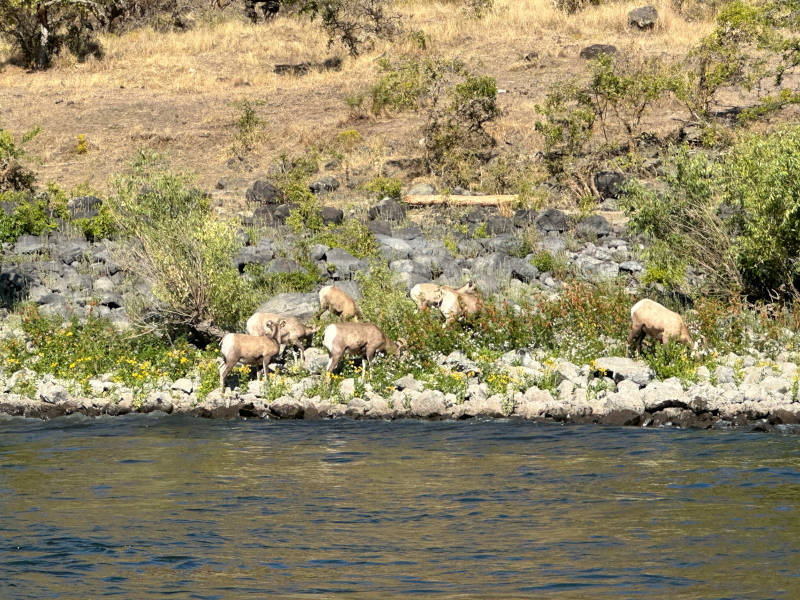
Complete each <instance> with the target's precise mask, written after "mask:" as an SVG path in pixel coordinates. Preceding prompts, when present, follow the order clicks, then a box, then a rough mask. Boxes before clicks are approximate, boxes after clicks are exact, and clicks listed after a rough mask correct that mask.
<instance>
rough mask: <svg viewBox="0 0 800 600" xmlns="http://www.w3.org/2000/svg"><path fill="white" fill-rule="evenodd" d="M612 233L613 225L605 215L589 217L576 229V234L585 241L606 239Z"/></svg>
mask: <svg viewBox="0 0 800 600" xmlns="http://www.w3.org/2000/svg"><path fill="white" fill-rule="evenodd" d="M610 233H611V225H610V224H609V223H608V220H607V219H606V218H605V217H604V216H603V215H589V216H588V217H586V218H585V219H582V220H581V221H580V222H579V223H578V225H577V226H576V227H575V234H576V235H577V236H578V237H580V238H583V239H596V238H601V237H606V236H608V235H609V234H610Z"/></svg>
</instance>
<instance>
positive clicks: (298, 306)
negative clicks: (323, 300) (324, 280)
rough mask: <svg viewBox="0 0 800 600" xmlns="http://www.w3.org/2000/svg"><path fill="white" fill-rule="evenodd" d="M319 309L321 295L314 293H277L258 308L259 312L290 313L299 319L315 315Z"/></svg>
mask: <svg viewBox="0 0 800 600" xmlns="http://www.w3.org/2000/svg"><path fill="white" fill-rule="evenodd" d="M318 309H319V296H318V295H317V294H316V293H314V292H311V293H308V294H302V293H289V292H287V293H283V294H277V295H275V296H273V297H272V298H270V299H269V300H268V301H267V302H265V303H264V304H262V305H261V306H260V307H259V308H258V312H274V313H278V314H281V315H289V316H292V317H297V318H299V319H308V318H310V317H312V316H314V313H316V312H317V310H318Z"/></svg>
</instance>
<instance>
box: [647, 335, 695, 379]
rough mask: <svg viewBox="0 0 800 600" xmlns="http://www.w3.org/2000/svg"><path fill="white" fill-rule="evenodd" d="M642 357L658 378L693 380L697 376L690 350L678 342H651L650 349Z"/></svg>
mask: <svg viewBox="0 0 800 600" xmlns="http://www.w3.org/2000/svg"><path fill="white" fill-rule="evenodd" d="M643 358H644V360H645V362H646V363H647V364H648V365H650V368H652V369H653V372H654V373H655V374H656V377H658V378H659V379H668V378H670V377H677V378H679V379H680V380H681V381H694V380H695V379H696V378H697V376H696V371H697V364H696V363H695V361H694V359H693V358H692V356H691V350H690V348H689V347H688V346H686V345H685V344H681V343H680V342H675V341H671V342H669V343H667V344H659V343H656V344H653V345H652V350H651V351H649V352H645V353H644V354H643Z"/></svg>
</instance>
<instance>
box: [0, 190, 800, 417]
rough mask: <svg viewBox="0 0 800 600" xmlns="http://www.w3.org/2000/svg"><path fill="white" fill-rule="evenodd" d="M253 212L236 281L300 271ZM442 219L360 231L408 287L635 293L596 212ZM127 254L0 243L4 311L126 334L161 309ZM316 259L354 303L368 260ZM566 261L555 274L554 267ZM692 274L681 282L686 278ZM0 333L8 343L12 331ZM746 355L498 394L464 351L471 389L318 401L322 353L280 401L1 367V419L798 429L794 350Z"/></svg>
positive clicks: (60, 240) (458, 357)
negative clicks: (603, 288)
mask: <svg viewBox="0 0 800 600" xmlns="http://www.w3.org/2000/svg"><path fill="white" fill-rule="evenodd" d="M259 184H262V185H260V186H259ZM262 188H264V189H267V186H266V183H264V182H256V183H254V184H253V186H252V187H251V189H250V191H249V192H248V193H249V194H250V195H251V196H256V195H258V194H257V192H259V190H261V191H263V190H262ZM433 191H434V190H433V189H432V188H431V189H428V188H426V189H420V190H413V192H414V193H431V192H433ZM608 195H609V196H613V194H611V193H609V194H608ZM248 199H249V200H251V198H250V196H248ZM88 200H89V199H86V198H79V199H73V200H72V201H71V202H70V205H69V206H70V209H71V210H72V211H74V212H75V215H78V216H81V217H83V216H86V215H85V214H84V213H85V209H86V205H91V206H90V208H91V209H92V211H93V212H91V213H86V214H95V213H96V210H97V205H98V204H99V203H100V201H99V199H95V198H91V199H90V200H91V202H89V201H88ZM252 200H253V203H255V204H259V203H261V204H262V208H263V210H261V213H259V211H258V210H257V211H255V212H256V213H258V214H253V216H248V215H242V216H241V220H242V225H243V227H253V226H256V225H257V223H256V221H258V219H257V218H256V217H258V216H259V214H260V215H261V221H260V222H264V221H266V222H267V223H268V228H267V229H266V230H265V231H266V234H265V235H263V236H261V237H260V238H259V239H258V240H256V241H251V240H250V236H249V234H248V233H247V232H246V231H245V230H244V229H242V230H241V231H240V233H241V234H242V236H243V241H244V246H243V247H242V249H241V251H240V252H239V253H238V254H237V255H236V257H235V258H234V261H233V262H234V264H235V265H236V266H237V267H238V269H239V273H240V274H241V276H242V277H248V274H247V270H246V269H245V267H247V266H248V265H256V266H258V267H259V268H261V269H264V272H265V273H270V274H276V273H278V274H292V273H299V272H302V271H303V269H304V267H303V266H301V265H300V264H299V263H298V261H297V260H294V259H293V258H289V257H288V256H291V254H289V255H287V252H286V249H287V248H289V247H291V245H292V243H293V241H292V240H293V235H292V234H291V233H288V232H287V230H286V228H285V227H283V225H282V221H283V220H284V219H285V216H286V215H285V214H284V213H286V211H285V210H284V211H283V212H281V211H280V210H279V209H283V208H286V207H284V206H280V205H273V204H271V203H270V202H271V199H267V198H253V199H252ZM256 200H258V202H256ZM609 202H610V203H611V204H609V206H608V207H607V208H614V206H613V201H612V200H609ZM326 208H328V209H329V210H328V212H330V213H333V212H335V213H336V214H331V215H329V217H330V219H329V220H330V222H333V223H340V222H341V220H342V211H341V210H338V209H331V208H330V207H326ZM79 210H82V211H84V212H78V211H79ZM262 213H263V214H262ZM75 215H73V216H75ZM266 216H268V217H269V218H266ZM351 218H353V217H351ZM434 221H436V220H434ZM447 221H448V223H450V225H449V226H448V227H439V228H438V229H437V228H436V227H435V226H434V227H433V229H429V230H426V231H424V232H423V230H422V228H421V227H420V226H419V225H417V224H415V223H414V222H412V221H410V220H409V219H408V218H407V214H406V207H405V206H404V205H403V204H402V203H400V202H397V201H395V200H390V199H388V198H386V199H384V200H382V201H381V202H378V203H377V204H375V205H373V206H372V207H371V208H370V209H369V211H368V215H367V216H366V219H365V221H364V222H365V223H366V225H367V227H368V228H369V230H370V231H371V234H372V235H373V236H374V239H375V242H376V243H377V246H378V251H379V254H380V257H381V258H382V259H383V260H384V261H385V264H386V265H387V266H388V268H389V270H390V271H391V272H392V275H393V277H394V278H395V279H396V280H397V281H398V282H399V283H400V284H401V285H404V286H405V287H406V288H407V289H410V288H411V287H412V286H413V285H414V284H416V283H420V282H425V281H431V280H433V281H436V282H438V283H441V284H448V285H458V284H460V283H462V282H463V281H464V280H465V279H472V280H474V281H475V282H476V283H477V284H478V287H479V289H480V290H481V292H482V293H483V294H485V295H486V296H487V297H488V296H491V295H492V294H495V293H498V294H500V295H501V297H507V296H508V295H509V294H510V293H516V294H520V295H523V296H524V295H526V294H529V293H530V290H534V289H535V290H538V291H539V292H543V293H546V294H550V295H552V296H553V297H557V296H558V294H559V293H560V292H561V290H562V289H563V287H564V282H563V281H562V280H561V277H562V276H563V273H564V272H569V273H572V276H573V277H577V278H579V279H583V280H587V281H590V282H602V281H613V280H620V279H621V280H623V281H624V284H625V286H626V288H627V289H628V290H629V291H630V292H631V293H633V292H637V290H638V291H639V292H641V285H642V283H641V281H640V279H641V274H642V270H643V263H642V262H641V249H642V247H641V244H640V243H639V241H638V240H637V239H635V238H634V237H633V236H631V235H630V234H629V232H628V231H627V230H626V228H625V226H624V224H619V223H616V224H611V223H610V222H609V221H607V220H606V218H605V217H603V216H602V215H599V214H596V215H591V216H588V217H585V218H582V219H580V218H575V217H572V216H569V215H567V214H565V213H563V212H562V211H559V210H556V209H546V210H542V211H535V210H518V211H516V212H515V213H514V214H513V215H510V216H504V215H501V214H500V213H499V212H498V211H497V210H496V209H490V208H481V209H474V210H469V211H466V212H464V211H462V212H460V213H459V212H458V211H456V212H453V213H452V214H451V215H450V216H449V217H448V219H447ZM271 228H275V229H271ZM439 229H441V230H439ZM278 234H280V235H278ZM531 234H532V235H531ZM287 240H288V241H287ZM119 244H120V242H118V241H117V242H110V241H107V240H106V241H101V242H97V243H89V242H85V241H82V240H76V239H74V238H73V237H69V236H65V235H64V234H63V233H60V232H56V233H50V234H49V235H48V234H45V235H42V236H30V235H26V236H20V237H19V239H18V240H17V241H16V243H14V244H6V245H5V246H4V247H3V254H4V258H5V264H4V265H3V266H2V268H0V284H2V287H0V291H2V294H0V295H2V296H3V298H2V300H3V305H5V306H6V307H11V306H13V304H14V303H16V302H18V301H21V300H27V301H30V302H32V303H33V304H35V305H37V307H38V310H39V311H40V313H41V314H43V315H55V316H58V317H62V318H70V317H72V316H77V317H79V318H82V317H84V316H85V315H87V314H90V313H91V314H93V315H95V316H100V317H105V318H108V319H109V320H111V321H112V322H113V323H114V324H115V325H116V326H117V327H118V328H119V329H125V328H127V327H130V323H129V321H128V316H127V315H126V310H125V306H126V304H127V303H128V302H129V301H130V299H131V298H133V299H134V300H136V299H138V300H139V302H144V303H147V302H149V301H152V298H151V296H150V289H149V283H148V282H145V281H133V282H131V281H130V279H129V274H128V273H126V272H125V271H124V270H123V268H121V267H120V266H119V265H118V264H117V262H116V261H115V258H114V257H115V256H116V254H117V246H118V245H119ZM309 252H310V254H309V259H310V260H311V261H313V263H314V266H315V268H316V269H317V270H318V271H319V275H320V278H321V280H320V282H319V284H320V285H323V284H335V285H337V286H340V287H342V288H344V289H345V290H346V291H347V292H348V293H350V294H351V295H352V296H354V297H355V298H356V299H358V298H360V293H361V290H360V286H359V284H358V275H359V274H364V273H368V272H369V269H370V264H369V261H367V260H364V259H358V258H356V257H355V256H353V255H351V254H349V253H348V252H346V251H345V250H342V249H341V248H337V247H329V246H326V245H322V244H316V245H314V246H312V247H311V248H310V249H309ZM537 264H538V265H539V267H541V268H537V266H536V265H537ZM558 264H560V267H559V268H554V266H556V265H558ZM699 276H700V275H699V274H697V273H693V272H689V273H687V277H688V278H689V280H690V282H692V281H693V280H694V279H695V278H697V277H699ZM324 280H327V281H324ZM318 306H319V305H318V299H317V294H316V293H315V292H313V291H312V292H307V293H302V292H292V293H281V294H277V295H275V296H273V297H272V298H270V299H269V300H268V301H267V302H266V303H264V304H263V305H262V306H261V307H260V309H259V310H261V311H268V312H278V313H281V314H287V315H293V316H297V317H300V318H309V317H310V316H311V315H313V314H314V313H315V312H316V310H317V308H318ZM2 329H3V330H4V331H5V333H4V334H3V335H12V336H13V335H19V331H13V327H5V326H4V327H3V328H2ZM788 334H789V335H793V334H791V332H789V333H788ZM776 343H777V340H776ZM773 345H774V344H773ZM779 347H780V345H778V346H776V348H779ZM463 350H465V349H463ZM617 351H618V350H617ZM744 352H745V353H744V354H743V355H736V354H732V353H731V354H729V355H727V356H724V357H717V358H716V359H715V361H714V363H713V364H715V365H716V367H715V368H714V370H713V372H711V371H709V368H707V367H705V366H702V367H700V368H698V369H697V373H696V376H694V377H693V378H692V381H691V382H689V381H681V380H679V379H677V378H674V377H673V378H670V379H666V380H663V381H662V380H658V379H657V378H656V377H655V374H654V372H653V370H652V369H651V368H650V367H649V366H648V365H647V364H646V363H644V362H643V361H636V360H630V359H626V358H621V357H614V356H609V357H601V358H598V359H597V360H595V361H593V362H592V363H591V364H573V363H571V362H569V361H567V360H564V359H560V358H554V357H553V356H552V355H548V354H547V353H545V352H544V351H542V350H538V349H518V350H512V351H510V352H507V353H506V354H505V355H503V356H502V357H501V358H499V359H497V360H496V361H495V362H494V364H492V365H491V367H492V372H493V373H501V374H503V376H504V377H507V380H508V381H514V382H516V384H515V385H511V384H509V386H508V388H507V389H506V390H505V391H503V392H502V393H498V391H499V390H498V386H497V385H496V380H495V382H494V383H495V385H492V386H490V385H489V382H488V376H486V377H484V375H486V374H481V370H480V368H478V366H477V365H476V364H475V362H473V361H472V360H470V359H469V358H468V357H467V356H466V355H465V354H464V353H463V352H461V351H455V352H451V353H450V354H449V355H447V356H441V357H440V359H441V360H440V361H438V364H440V365H442V366H443V367H446V368H447V370H448V373H457V374H458V376H459V377H461V380H462V381H463V383H464V385H463V387H462V389H461V393H460V394H459V395H456V394H454V393H446V392H443V391H441V390H437V389H430V388H431V387H435V386H434V385H433V384H431V383H430V382H428V383H426V382H423V381H417V380H415V379H414V378H413V376H412V375H411V374H407V375H405V376H403V377H400V378H399V379H396V380H395V381H394V382H393V384H392V385H391V386H389V388H388V389H387V387H385V386H384V387H383V388H382V389H381V390H379V391H380V392H381V393H378V390H373V388H372V386H371V385H370V384H369V383H366V384H365V385H363V386H361V385H358V384H357V382H356V381H355V380H353V379H344V380H341V379H340V380H339V381H338V382H337V383H338V385H337V386H336V391H335V393H333V394H331V397H330V398H323V397H322V396H320V395H314V394H312V393H311V392H310V390H314V389H318V387H319V383H320V381H321V378H322V377H323V376H322V375H321V371H322V370H323V368H324V365H325V362H326V361H327V353H326V352H325V351H324V350H321V349H319V348H316V349H309V351H308V352H307V353H306V363H305V364H304V365H303V369H302V372H303V374H304V375H305V376H298V377H295V378H293V379H291V380H288V381H285V382H284V386H283V388H282V389H281V390H280V392H281V393H280V394H278V393H277V388H276V389H270V386H269V385H267V386H265V385H264V384H262V383H261V382H258V381H250V382H249V383H244V384H242V385H241V387H240V388H238V389H234V390H231V391H228V392H226V393H225V394H223V393H221V392H220V391H214V392H211V393H210V394H208V395H205V396H203V397H201V394H199V389H200V383H199V382H198V381H193V380H190V379H178V380H175V381H164V380H162V381H159V382H157V383H156V382H150V384H149V386H148V387H147V388H146V389H145V390H136V391H135V390H133V389H131V388H127V387H125V386H123V385H121V384H119V383H114V382H113V381H112V377H111V376H110V375H107V376H97V377H95V378H94V379H91V381H89V382H88V386H84V387H80V386H79V385H78V384H77V382H75V381H70V380H58V379H55V378H54V377H53V376H51V375H46V374H45V375H39V374H37V373H34V372H33V371H31V370H28V369H26V368H24V367H23V368H22V369H19V370H16V371H15V372H13V373H12V372H6V373H3V372H2V371H0V413H5V414H8V415H16V416H23V417H31V418H42V419H48V418H54V417H58V416H62V415H68V414H73V413H82V414H85V415H88V416H98V415H122V414H128V413H135V412H140V413H148V412H153V411H161V412H164V413H169V414H184V415H192V416H197V417H207V418H261V419H274V418H279V419H327V418H351V419H403V418H417V419H468V418H518V419H528V420H543V421H556V422H564V423H602V424H610V425H631V426H650V427H658V426H674V427H681V428H687V427H694V428H711V427H714V428H727V427H751V428H755V429H761V430H769V429H771V428H773V427H774V426H781V425H794V424H800V402H798V367H797V364H798V362H800V357H799V356H797V354H796V353H793V352H785V351H784V352H780V351H774V352H770V353H769V354H767V353H761V352H759V351H757V350H755V349H749V350H745V351H744ZM20 382H22V385H21V384H20ZM531 382H535V383H536V385H531ZM501 387H502V386H501ZM20 390H24V391H23V392H22V393H20Z"/></svg>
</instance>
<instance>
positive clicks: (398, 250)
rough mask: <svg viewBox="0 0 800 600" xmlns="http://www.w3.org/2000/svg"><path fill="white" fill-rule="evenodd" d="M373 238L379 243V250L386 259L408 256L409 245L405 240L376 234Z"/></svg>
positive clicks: (409, 251)
mask: <svg viewBox="0 0 800 600" xmlns="http://www.w3.org/2000/svg"><path fill="white" fill-rule="evenodd" d="M375 239H376V240H377V242H378V243H379V244H380V245H381V252H382V253H383V255H384V256H385V257H386V258H387V259H390V260H396V259H403V258H408V256H409V254H410V253H411V245H410V244H409V243H408V242H407V241H405V240H401V239H399V238H395V237H391V236H388V235H376V236H375Z"/></svg>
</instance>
